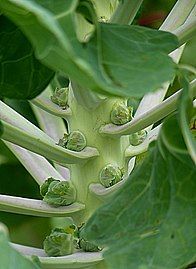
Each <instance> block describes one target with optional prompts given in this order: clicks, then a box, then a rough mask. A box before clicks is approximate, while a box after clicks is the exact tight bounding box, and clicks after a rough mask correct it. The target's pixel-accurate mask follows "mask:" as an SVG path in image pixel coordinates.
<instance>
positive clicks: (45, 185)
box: [40, 177, 59, 197]
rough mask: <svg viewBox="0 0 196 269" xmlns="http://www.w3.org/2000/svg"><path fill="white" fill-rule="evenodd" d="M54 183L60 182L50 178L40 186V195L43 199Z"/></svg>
mask: <svg viewBox="0 0 196 269" xmlns="http://www.w3.org/2000/svg"><path fill="white" fill-rule="evenodd" d="M53 181H56V182H59V180H56V179H54V178H52V177H50V178H48V179H46V181H45V182H44V183H43V184H42V185H41V186H40V194H41V196H42V197H44V196H45V195H46V193H47V191H48V188H49V186H50V183H51V182H53Z"/></svg>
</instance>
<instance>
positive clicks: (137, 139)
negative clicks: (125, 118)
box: [129, 130, 147, 146]
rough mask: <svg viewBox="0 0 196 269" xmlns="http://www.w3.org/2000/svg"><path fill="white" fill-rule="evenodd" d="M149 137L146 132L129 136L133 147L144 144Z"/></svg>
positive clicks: (142, 131)
mask: <svg viewBox="0 0 196 269" xmlns="http://www.w3.org/2000/svg"><path fill="white" fill-rule="evenodd" d="M146 136H147V132H146V131H145V130H141V131H139V132H137V133H134V134H131V135H130V136H129V141H130V144H131V145H132V146H137V145H139V144H141V143H142V142H144V140H145V138H146Z"/></svg>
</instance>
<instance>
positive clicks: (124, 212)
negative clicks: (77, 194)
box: [84, 116, 196, 269]
mask: <svg viewBox="0 0 196 269" xmlns="http://www.w3.org/2000/svg"><path fill="white" fill-rule="evenodd" d="M171 130H172V132H171ZM195 177H196V167H195V165H194V163H193V161H192V159H191V157H190V155H189V154H188V151H187V148H186V145H185V143H184V140H183V137H182V135H181V132H180V127H179V125H178V121H177V119H176V117H175V116H173V117H170V118H169V119H168V120H167V121H166V122H165V123H164V125H163V127H162V130H161V133H160V135H159V139H158V142H157V144H154V145H151V149H150V152H149V154H148V157H147V158H145V159H144V161H143V162H142V163H141V164H140V165H138V166H137V167H136V169H135V170H134V172H133V173H132V174H131V176H130V178H129V180H128V181H127V182H126V183H125V184H124V185H123V186H122V188H121V189H120V190H119V192H118V193H116V194H115V197H113V198H112V200H110V201H109V202H108V203H107V204H105V205H104V206H102V207H101V208H100V209H98V210H97V211H96V212H95V214H94V215H93V216H92V218H91V219H90V220H89V222H88V223H87V226H86V230H85V233H84V236H86V238H87V239H88V240H94V243H97V244H102V245H106V246H108V247H109V249H108V250H107V251H106V252H105V254H104V257H105V259H106V261H107V262H108V264H109V265H110V266H111V267H110V268H112V269H117V268H118V269H124V268H137V269H139V268H142V269H143V268H145V269H155V268H156V269H157V268H159V269H162V268H168V269H176V268H185V267H186V266H187V265H188V264H190V263H191V262H193V261H194V260H195V258H196V256H195V248H196V243H195V242H196V241H195V232H194V231H195V228H194V227H196V211H195V206H196V200H195V195H194V190H195V188H196V185H195V184H196V182H195Z"/></svg>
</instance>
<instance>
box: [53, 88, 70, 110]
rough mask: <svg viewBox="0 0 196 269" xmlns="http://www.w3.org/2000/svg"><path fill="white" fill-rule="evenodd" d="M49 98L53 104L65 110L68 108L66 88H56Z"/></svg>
mask: <svg viewBox="0 0 196 269" xmlns="http://www.w3.org/2000/svg"><path fill="white" fill-rule="evenodd" d="M50 98H51V101H52V102H53V103H55V104H56V105H58V106H60V107H62V108H63V109H65V108H66V107H67V106H68V105H67V102H68V88H61V89H59V88H56V89H55V91H54V93H53V95H52V96H51V97H50Z"/></svg>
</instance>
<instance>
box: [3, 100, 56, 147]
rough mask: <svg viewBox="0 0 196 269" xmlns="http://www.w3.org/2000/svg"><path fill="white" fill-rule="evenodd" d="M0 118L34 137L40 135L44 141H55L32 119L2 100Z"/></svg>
mask: <svg viewBox="0 0 196 269" xmlns="http://www.w3.org/2000/svg"><path fill="white" fill-rule="evenodd" d="M0 120H2V121H5V122H7V123H9V124H11V125H13V126H15V127H17V128H20V129H21V130H23V131H25V132H26V133H29V134H31V135H32V136H34V137H39V138H40V139H42V140H44V141H48V142H49V143H51V142H52V143H53V142H54V141H53V140H52V139H51V138H50V137H49V136H48V135H47V134H45V133H44V132H43V131H42V130H40V129H39V128H38V127H36V126H35V125H34V124H32V123H31V122H30V121H28V120H27V119H25V118H24V117H23V116H21V115H20V114H19V113H17V112H16V111H15V110H14V109H12V108H11V107H9V106H8V105H6V104H5V103H3V102H2V101H0Z"/></svg>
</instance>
